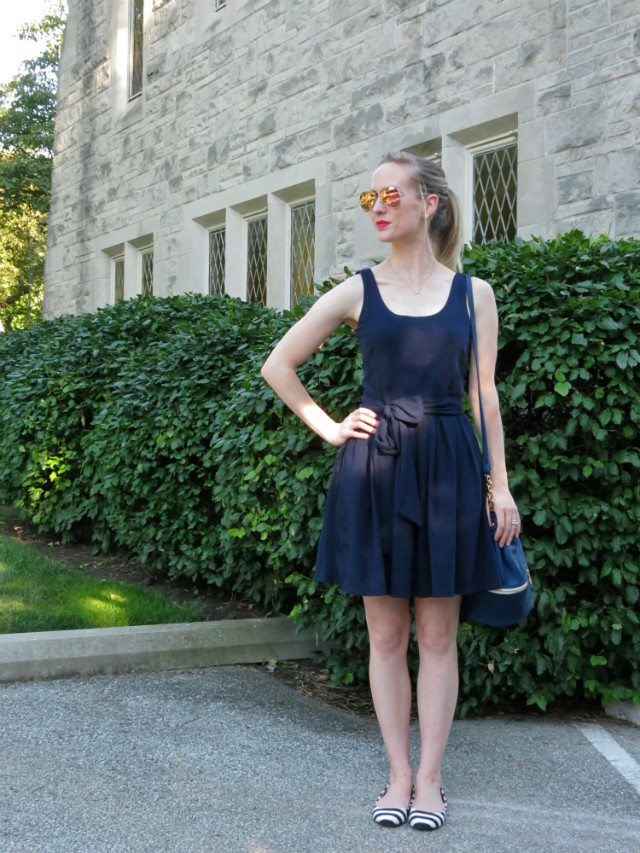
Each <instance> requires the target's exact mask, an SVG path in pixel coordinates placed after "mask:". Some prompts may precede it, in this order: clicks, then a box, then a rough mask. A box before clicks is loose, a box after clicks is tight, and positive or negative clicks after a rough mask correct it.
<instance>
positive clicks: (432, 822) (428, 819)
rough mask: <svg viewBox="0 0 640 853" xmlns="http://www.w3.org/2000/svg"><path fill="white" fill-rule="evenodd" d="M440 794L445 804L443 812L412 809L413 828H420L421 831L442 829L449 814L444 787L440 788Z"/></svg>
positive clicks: (411, 821)
mask: <svg viewBox="0 0 640 853" xmlns="http://www.w3.org/2000/svg"><path fill="white" fill-rule="evenodd" d="M440 796H441V797H442V802H443V804H444V808H443V809H442V811H441V812H421V811H420V810H419V809H410V810H409V826H410V827H412V828H413V829H419V830H420V831H421V832H424V831H430V830H432V829H440V827H441V826H442V824H443V823H444V820H445V818H446V816H447V798H446V797H445V795H444V791H443V790H442V788H440Z"/></svg>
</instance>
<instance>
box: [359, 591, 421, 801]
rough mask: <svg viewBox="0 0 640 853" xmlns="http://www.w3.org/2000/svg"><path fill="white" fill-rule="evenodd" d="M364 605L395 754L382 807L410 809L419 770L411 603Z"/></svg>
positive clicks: (385, 733) (382, 715)
mask: <svg viewBox="0 0 640 853" xmlns="http://www.w3.org/2000/svg"><path fill="white" fill-rule="evenodd" d="M364 608H365V614H366V617H367V627H368V629H369V641H370V647H371V653H370V659H369V681H370V684H371V695H372V697H373V705H374V707H375V710H376V716H377V718H378V723H379V725H380V731H381V732H382V739H383V740H384V745H385V747H386V750H387V755H388V756H389V790H388V791H387V793H386V795H385V796H384V797H383V799H382V800H381V801H380V805H384V806H385V807H387V808H406V807H407V806H408V805H409V800H410V798H411V789H412V785H413V771H412V769H411V763H410V761H409V720H410V716H411V681H410V678H409V669H408V666H407V648H408V645H409V629H410V627H411V611H410V607H409V601H408V600H407V599H402V598H391V597H390V596H386V595H384V596H365V597H364Z"/></svg>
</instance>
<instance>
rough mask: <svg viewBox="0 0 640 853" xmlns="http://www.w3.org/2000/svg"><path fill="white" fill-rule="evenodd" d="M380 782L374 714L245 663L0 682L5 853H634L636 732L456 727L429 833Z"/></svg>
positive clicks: (639, 764) (528, 720)
mask: <svg viewBox="0 0 640 853" xmlns="http://www.w3.org/2000/svg"><path fill="white" fill-rule="evenodd" d="M412 748H413V750H414V752H415V753H417V748H418V731H417V728H414V729H413V731H412ZM386 773H387V764H386V758H385V754H384V748H383V746H382V742H381V739H380V735H379V733H378V729H377V726H376V724H375V722H374V721H370V720H366V719H361V718H359V717H357V716H354V715H353V714H350V713H347V712H345V711H340V710H338V709H335V708H331V707H327V706H324V705H321V704H319V703H318V702H316V701H315V700H312V699H308V698H305V697H303V696H300V695H299V694H297V693H296V692H295V691H294V690H292V689H291V688H290V687H288V686H287V685H285V684H283V683H282V682H280V681H278V680H277V679H275V678H273V677H272V676H270V675H268V674H267V673H264V672H261V671H259V670H258V669H255V668H251V667H246V666H228V667H224V666H221V667H211V668H207V669H193V670H178V671H172V672H152V673H144V674H130V675H111V676H92V677H83V678H77V677H76V678H69V679H61V680H57V681H42V682H29V683H10V684H3V685H0V853H75V851H77V852H78V853H147V851H148V853H241V851H242V853H244V851H246V853H288V851H293V852H294V853H305V851H309V853H356V851H358V853H365V851H367V853H368V851H371V853H381V851H442V853H444V851H446V852H447V853H451V851H455V853H465V852H466V851H469V853H471V851H473V853H484V851H487V853H507V851H509V853H516V851H517V853H537V851H540V853H562V852H563V851H567V853H569V851H571V853H573V851H575V853H600V851H601V852H602V853H638V851H640V729H638V728H636V727H634V726H632V725H629V724H625V723H620V722H616V721H611V720H605V719H603V720H598V721H596V722H593V721H592V722H585V721H581V720H580V719H576V720H565V719H562V720H558V719H552V718H549V719H547V718H532V717H523V718H514V717H493V718H485V719H481V720H463V721H457V722H455V723H454V725H453V729H452V733H451V738H450V742H449V747H448V750H447V754H446V757H445V767H444V778H445V790H446V793H447V797H448V800H449V813H448V818H447V822H446V824H445V826H444V828H443V829H441V830H438V831H437V832H433V833H419V832H416V831H415V830H412V829H410V828H409V827H408V826H404V827H401V828H400V829H382V828H380V827H378V826H376V825H375V824H374V823H373V821H372V820H371V817H370V811H371V807H372V805H373V802H374V800H375V798H376V796H377V794H378V793H379V792H380V790H381V789H382V787H383V786H384V784H385V781H386Z"/></svg>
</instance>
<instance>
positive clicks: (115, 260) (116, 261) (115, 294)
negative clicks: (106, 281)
mask: <svg viewBox="0 0 640 853" xmlns="http://www.w3.org/2000/svg"><path fill="white" fill-rule="evenodd" d="M120 270H121V271H122V281H121V282H119V281H118V278H119V276H118V272H119V271H120ZM124 283H125V264H124V247H123V250H122V254H120V255H116V256H115V257H112V258H111V298H112V303H113V304H114V305H117V304H118V302H122V301H123V300H124V292H125V291H124ZM120 285H121V286H122V289H120ZM119 291H120V292H119Z"/></svg>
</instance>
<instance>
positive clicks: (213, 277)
mask: <svg viewBox="0 0 640 853" xmlns="http://www.w3.org/2000/svg"><path fill="white" fill-rule="evenodd" d="M224 247H225V229H224V228H216V230H215V231H209V296H216V295H219V296H221V295H222V294H223V293H224Z"/></svg>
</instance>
